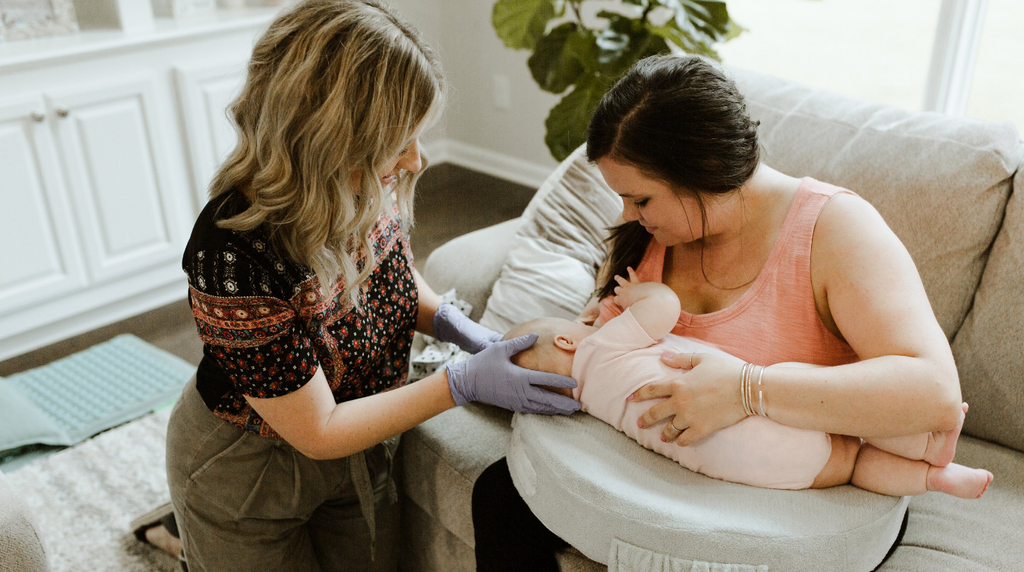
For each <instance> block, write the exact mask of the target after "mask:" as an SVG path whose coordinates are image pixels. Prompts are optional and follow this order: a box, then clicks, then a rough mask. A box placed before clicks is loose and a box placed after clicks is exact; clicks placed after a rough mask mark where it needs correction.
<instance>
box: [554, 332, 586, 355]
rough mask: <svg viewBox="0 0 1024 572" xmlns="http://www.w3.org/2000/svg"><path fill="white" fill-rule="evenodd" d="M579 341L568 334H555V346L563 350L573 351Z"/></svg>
mask: <svg viewBox="0 0 1024 572" xmlns="http://www.w3.org/2000/svg"><path fill="white" fill-rule="evenodd" d="M579 345H580V343H579V342H578V341H576V340H574V339H572V338H570V337H569V336H555V347H557V348H559V349H563V350H565V351H569V352H574V351H576V349H577V348H578V347H579Z"/></svg>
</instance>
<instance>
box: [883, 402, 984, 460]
mask: <svg viewBox="0 0 1024 572" xmlns="http://www.w3.org/2000/svg"><path fill="white" fill-rule="evenodd" d="M962 408H963V413H961V414H960V423H959V424H958V425H957V426H956V428H955V429H953V430H952V431H933V432H931V433H922V434H920V435H908V436H906V437H886V438H870V439H865V441H867V442H868V443H870V444H871V445H873V446H875V447H876V448H878V449H881V450H883V451H887V452H889V453H893V454H894V455H899V456H900V457H904V458H907V459H915V460H921V461H925V462H926V463H928V464H930V465H934V466H936V467H945V466H946V465H948V464H950V463H952V462H953V457H954V456H955V455H956V442H957V439H959V438H960V430H961V429H962V428H963V426H964V416H966V415H967V404H966V403H964V404H963V406H962Z"/></svg>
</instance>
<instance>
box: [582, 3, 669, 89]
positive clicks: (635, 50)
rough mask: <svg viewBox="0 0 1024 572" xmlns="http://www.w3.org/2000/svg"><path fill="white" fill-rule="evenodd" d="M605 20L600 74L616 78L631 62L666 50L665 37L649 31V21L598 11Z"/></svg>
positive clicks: (602, 33)
mask: <svg viewBox="0 0 1024 572" xmlns="http://www.w3.org/2000/svg"><path fill="white" fill-rule="evenodd" d="M597 15H598V16H599V17H601V18H605V19H607V20H608V22H609V24H608V28H607V29H606V30H604V31H602V32H600V33H599V38H598V42H597V43H598V46H599V47H600V52H599V54H598V62H599V63H600V68H598V69H599V71H600V72H601V74H602V75H604V76H606V77H608V78H610V79H612V80H617V79H618V78H620V77H621V76H622V75H623V74H625V73H626V72H627V71H628V70H629V68H631V67H633V64H635V63H636V62H638V61H640V60H642V59H644V58H646V57H647V56H653V55H655V54H660V53H662V52H666V51H668V45H667V44H666V43H665V40H664V38H661V37H658V36H656V35H653V34H651V32H649V31H648V27H649V24H646V23H645V22H643V21H641V20H639V19H636V18H630V17H628V16H623V15H621V14H617V13H614V12H599V13H598V14H597Z"/></svg>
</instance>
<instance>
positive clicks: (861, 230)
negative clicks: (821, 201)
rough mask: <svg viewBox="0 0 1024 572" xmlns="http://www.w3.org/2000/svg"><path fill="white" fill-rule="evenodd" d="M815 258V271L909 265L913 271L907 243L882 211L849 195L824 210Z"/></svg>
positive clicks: (816, 232)
mask: <svg viewBox="0 0 1024 572" xmlns="http://www.w3.org/2000/svg"><path fill="white" fill-rule="evenodd" d="M811 256H812V259H811V266H812V268H815V267H817V268H818V269H820V270H825V269H833V270H835V271H837V272H840V273H842V272H843V271H844V270H845V271H847V272H849V271H853V270H855V269H856V268H855V266H854V265H856V264H858V263H861V264H872V265H874V264H883V265H885V264H887V263H889V264H897V265H900V266H906V265H908V264H909V265H910V267H911V268H913V261H912V260H910V255H909V254H908V253H907V250H906V248H905V247H904V246H903V243H902V242H901V241H900V239H899V238H898V237H897V236H896V234H895V233H894V232H893V231H892V229H890V228H889V225H888V224H886V222H885V220H884V219H883V218H882V215H881V214H879V212H878V210H876V209H875V207H874V206H872V205H871V204H870V203H869V202H867V201H866V200H864V199H862V198H860V197H859V196H857V195H852V194H847V193H840V194H837V195H835V196H833V197H832V198H831V199H830V200H829V201H828V203H826V204H825V206H824V207H823V208H822V209H821V213H820V215H819V216H818V222H817V224H816V225H815V227H814V236H813V239H812V242H811ZM861 270H864V269H861ZM915 273H916V269H915ZM829 274H831V272H830V273H829ZM820 277H821V276H819V278H820Z"/></svg>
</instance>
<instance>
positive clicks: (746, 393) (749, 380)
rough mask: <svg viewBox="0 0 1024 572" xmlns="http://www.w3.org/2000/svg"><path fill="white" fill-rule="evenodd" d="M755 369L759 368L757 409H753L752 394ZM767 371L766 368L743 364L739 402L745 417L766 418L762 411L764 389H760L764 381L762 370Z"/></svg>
mask: <svg viewBox="0 0 1024 572" xmlns="http://www.w3.org/2000/svg"><path fill="white" fill-rule="evenodd" d="M757 368H761V369H760V371H757V372H756V373H757V409H756V410H755V409H754V393H753V387H752V386H753V380H754V373H755V370H757ZM766 369H768V366H764V365H754V364H752V363H744V364H743V369H741V370H740V402H741V403H742V404H743V412H744V413H746V414H747V417H750V416H753V415H760V416H761V417H768V414H767V413H765V410H764V389H762V382H763V380H764V370H766Z"/></svg>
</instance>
